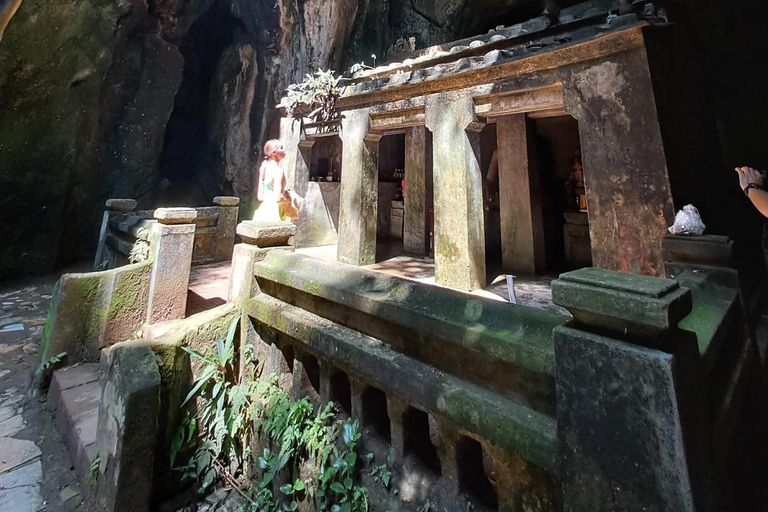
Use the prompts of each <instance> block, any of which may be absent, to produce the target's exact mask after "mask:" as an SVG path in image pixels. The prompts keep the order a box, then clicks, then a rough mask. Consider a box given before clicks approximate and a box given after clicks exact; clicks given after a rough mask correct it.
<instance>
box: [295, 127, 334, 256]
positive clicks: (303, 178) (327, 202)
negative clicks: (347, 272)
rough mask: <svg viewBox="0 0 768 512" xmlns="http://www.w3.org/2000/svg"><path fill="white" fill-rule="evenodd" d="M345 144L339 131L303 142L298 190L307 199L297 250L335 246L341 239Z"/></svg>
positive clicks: (298, 233)
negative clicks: (340, 222)
mask: <svg viewBox="0 0 768 512" xmlns="http://www.w3.org/2000/svg"><path fill="white" fill-rule="evenodd" d="M343 151H344V144H343V141H342V140H341V137H339V134H338V132H334V133H322V134H315V135H311V136H307V138H306V139H305V140H302V141H301V142H300V143H299V152H298V156H297V162H296V168H295V173H296V175H295V178H294V187H295V189H296V191H297V192H298V193H299V195H301V196H303V197H304V207H303V208H304V212H303V213H302V214H301V215H300V216H299V219H298V221H297V233H296V247H299V248H301V247H319V246H327V245H332V244H335V243H337V242H338V239H339V209H340V193H341V175H342V154H343Z"/></svg>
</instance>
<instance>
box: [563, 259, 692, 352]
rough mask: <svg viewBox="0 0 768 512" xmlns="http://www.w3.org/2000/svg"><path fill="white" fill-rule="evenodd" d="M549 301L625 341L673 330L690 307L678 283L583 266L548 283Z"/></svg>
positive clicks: (687, 293) (688, 295) (688, 297)
mask: <svg viewBox="0 0 768 512" xmlns="http://www.w3.org/2000/svg"><path fill="white" fill-rule="evenodd" d="M552 301H553V302H554V303H555V304H557V305H558V306H562V307H564V308H566V309H567V310H568V311H570V313H571V314H572V315H573V317H574V319H575V320H576V322H578V323H579V324H581V325H583V326H585V327H588V328H589V329H588V330H596V331H600V332H604V333H610V334H613V335H617V336H618V337H619V339H623V338H625V337H627V336H630V337H638V336H639V337H655V336H657V335H658V334H660V333H662V332H664V331H667V330H670V329H674V328H676V327H677V324H678V323H679V322H680V321H681V320H682V319H683V318H685V316H686V315H688V313H690V312H691V309H692V299H691V292H690V291H689V290H688V289H686V288H681V287H680V284H679V283H678V282H677V281H672V280H670V279H661V278H656V277H646V276H637V275H632V274H622V273H619V272H613V271H609V270H600V269H596V268H585V269H581V270H576V271H574V272H567V273H565V274H562V275H561V276H560V278H559V279H557V280H556V281H553V282H552Z"/></svg>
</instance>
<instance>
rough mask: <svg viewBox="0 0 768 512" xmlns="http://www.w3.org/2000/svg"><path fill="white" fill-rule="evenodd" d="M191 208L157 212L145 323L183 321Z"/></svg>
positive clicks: (191, 232) (192, 233) (191, 233)
mask: <svg viewBox="0 0 768 512" xmlns="http://www.w3.org/2000/svg"><path fill="white" fill-rule="evenodd" d="M196 218H197V211H196V210H195V209H194V208H158V209H157V210H155V219H157V221H158V222H157V223H155V224H153V225H152V232H151V234H150V239H151V240H152V248H151V251H152V255H153V257H154V264H153V265H152V274H151V276H150V282H149V303H148V306H147V323H148V324H154V323H157V322H163V321H166V320H176V319H179V318H184V315H185V313H186V309H187V290H188V288H189V272H190V269H191V266H192V250H193V248H194V242H195V225H194V224H193V222H194V221H195V219H196Z"/></svg>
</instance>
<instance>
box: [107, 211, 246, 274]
mask: <svg viewBox="0 0 768 512" xmlns="http://www.w3.org/2000/svg"><path fill="white" fill-rule="evenodd" d="M239 203H240V198H238V197H230V196H216V197H214V198H213V204H214V206H205V207H200V208H195V210H196V211H197V216H196V217H195V219H194V222H193V224H194V225H195V232H194V235H195V242H194V244H193V254H192V263H193V264H204V263H214V262H219V261H227V260H228V259H230V258H231V257H232V249H233V247H234V245H235V228H236V226H237V217H238V205H239ZM136 205H137V203H136V201H135V200H133V199H109V200H108V201H107V203H106V208H107V209H106V211H105V212H104V216H103V219H102V224H101V231H100V233H99V245H98V249H97V251H96V257H95V259H94V264H93V268H94V270H109V269H112V268H117V267H120V266H122V265H126V264H128V263H136V262H138V261H142V260H143V259H145V258H146V256H147V251H146V248H147V247H148V245H149V233H150V231H151V228H152V224H154V223H155V222H156V219H155V218H154V217H155V212H154V210H138V211H137V210H136Z"/></svg>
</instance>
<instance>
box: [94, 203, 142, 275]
mask: <svg viewBox="0 0 768 512" xmlns="http://www.w3.org/2000/svg"><path fill="white" fill-rule="evenodd" d="M136 205H137V203H136V201H135V200H134V199H107V203H106V208H107V209H106V210H105V211H104V215H103V216H102V218H101V230H100V231H99V245H98V247H97V249H96V257H95V258H94V259H93V270H106V266H105V260H106V258H107V232H108V231H109V218H110V217H111V216H112V215H113V214H115V213H128V212H132V211H134V210H135V209H136Z"/></svg>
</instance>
